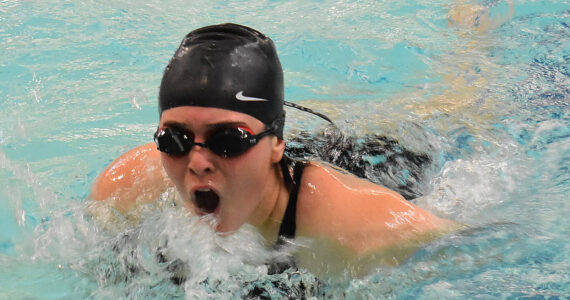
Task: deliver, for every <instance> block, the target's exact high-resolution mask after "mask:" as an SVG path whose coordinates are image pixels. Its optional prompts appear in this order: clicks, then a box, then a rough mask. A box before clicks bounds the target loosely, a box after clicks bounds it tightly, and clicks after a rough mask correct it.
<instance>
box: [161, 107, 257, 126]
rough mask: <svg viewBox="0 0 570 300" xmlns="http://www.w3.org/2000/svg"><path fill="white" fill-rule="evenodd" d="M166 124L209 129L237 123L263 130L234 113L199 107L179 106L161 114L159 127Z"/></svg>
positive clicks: (244, 115)
mask: <svg viewBox="0 0 570 300" xmlns="http://www.w3.org/2000/svg"><path fill="white" fill-rule="evenodd" d="M168 123H178V124H183V125H185V126H187V127H190V128H195V127H209V126H215V125H217V124H223V123H237V124H243V125H247V126H248V127H249V128H252V129H258V128H263V127H264V125H263V123H262V122H261V121H259V120H258V119H256V118H254V117H252V116H250V115H247V114H244V113H240V112H236V111H232V110H227V109H221V108H214V107H200V106H179V107H174V108H171V109H168V110H165V111H163V112H162V115H161V116H160V124H159V125H160V126H163V125H164V124H168Z"/></svg>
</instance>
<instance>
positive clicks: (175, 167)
mask: <svg viewBox="0 0 570 300" xmlns="http://www.w3.org/2000/svg"><path fill="white" fill-rule="evenodd" d="M160 160H161V161H162V166H163V167H164V170H165V171H166V174H167V175H168V177H169V178H170V180H172V182H174V184H175V185H176V186H180V184H181V183H183V182H184V173H185V172H184V170H185V169H186V165H185V163H184V160H183V159H180V158H172V157H170V156H168V155H166V154H162V153H161V155H160Z"/></svg>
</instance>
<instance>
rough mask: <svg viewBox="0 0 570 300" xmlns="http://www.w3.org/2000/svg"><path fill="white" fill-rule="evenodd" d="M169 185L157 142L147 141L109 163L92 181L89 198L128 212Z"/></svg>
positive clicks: (146, 201) (156, 197)
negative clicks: (155, 143)
mask: <svg viewBox="0 0 570 300" xmlns="http://www.w3.org/2000/svg"><path fill="white" fill-rule="evenodd" d="M167 187H168V182H167V180H166V174H165V172H164V170H163V168H162V163H161V161H160V152H159V151H158V150H157V149H156V146H155V145H154V143H148V144H145V145H142V146H139V147H136V148H134V149H132V150H130V151H128V152H126V153H125V154H123V155H121V156H120V157H119V158H117V159H116V160H114V161H113V162H112V163H111V164H110V165H109V166H107V168H105V170H104V171H103V172H102V173H101V174H100V175H99V177H97V179H96V180H95V182H94V183H93V187H92V188H91V193H90V195H89V198H90V199H93V200H96V201H104V202H106V203H108V204H109V205H111V206H112V207H114V208H115V209H117V210H118V211H120V212H122V213H125V212H128V211H129V210H131V209H133V208H134V207H135V206H136V205H137V204H143V203H150V202H153V201H155V200H156V199H158V197H159V196H160V194H161V193H162V192H164V191H165V190H166V188H167Z"/></svg>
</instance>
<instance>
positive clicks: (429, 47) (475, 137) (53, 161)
mask: <svg viewBox="0 0 570 300" xmlns="http://www.w3.org/2000/svg"><path fill="white" fill-rule="evenodd" d="M473 3H474V4H478V5H481V6H482V7H484V8H486V9H487V10H488V12H489V15H490V16H491V17H492V18H493V19H494V20H498V21H497V24H496V26H493V27H492V28H489V29H487V30H478V28H466V27H465V26H461V25H455V26H453V25H452V26H450V25H449V21H448V20H449V19H448V13H449V11H450V10H452V9H453V8H454V7H457V5H456V3H454V2H450V1H406V2H402V3H400V2H392V1H385V2H379V1H204V2H203V3H202V2H200V3H192V4H188V3H187V2H184V1H176V0H169V1H152V2H146V3H144V4H142V3H139V2H137V1H132V0H125V1H81V2H79V1H78V2H71V1H1V2H0V101H1V103H2V104H3V105H2V109H1V110H0V186H1V187H2V189H0V208H1V209H0V228H1V230H0V269H1V270H2V272H0V298H2V299H77V298H93V299H118V298H135V299H147V298H158V299H161V298H185V297H186V298H208V297H211V298H231V297H234V298H240V297H242V296H244V295H246V294H247V293H248V291H250V290H251V289H253V287H260V288H263V289H264V290H265V291H268V293H270V294H271V295H272V296H273V297H274V298H279V297H280V295H281V296H283V295H282V294H280V293H281V292H282V291H283V290H288V289H286V288H281V289H279V288H275V286H276V285H277V286H278V285H279V284H281V286H282V287H283V286H285V287H287V286H295V285H298V284H299V282H301V281H303V282H304V284H305V285H306V286H313V287H315V289H316V290H318V291H317V292H315V293H314V294H315V295H316V296H317V297H318V298H327V297H330V298H342V297H345V298H347V299H368V298H390V299H568V297H570V272H568V270H570V250H569V249H570V247H569V241H570V224H569V222H568V219H569V218H568V215H570V206H569V201H568V194H569V190H570V175H569V174H570V172H569V161H570V139H569V137H570V129H569V119H570V117H569V111H570V110H569V106H570V91H569V88H568V87H569V86H570V84H569V83H570V80H569V76H570V73H569V61H570V43H569V41H570V38H569V37H570V4H569V3H568V2H565V1H560V2H548V1H540V2H539V1H515V2H514V3H513V5H514V11H513V13H512V15H509V13H510V7H509V3H508V2H503V1H481V2H473ZM227 21H230V22H236V23H242V24H245V25H249V26H252V27H254V28H257V29H259V30H260V31H262V32H264V33H266V34H268V35H269V36H271V37H272V38H273V40H274V41H275V44H276V46H277V48H278V51H279V54H280V57H281V61H282V65H283V68H284V71H285V80H286V91H285V92H286V98H287V100H289V101H293V102H297V103H301V104H305V105H307V106H311V107H313V108H315V109H317V110H320V111H323V112H326V113H327V114H328V115H329V116H330V117H331V118H333V119H334V120H335V122H337V123H338V124H339V126H340V127H342V128H343V129H344V130H346V131H347V132H351V133H352V134H355V135H359V134H365V133H379V134H383V135H387V136H390V137H393V138H395V139H397V140H398V141H400V143H401V144H402V145H404V146H405V147H407V148H409V149H412V150H416V151H423V152H427V153H429V155H430V156H431V157H433V158H434V161H433V165H432V166H431V167H430V169H429V170H428V173H429V174H428V178H427V180H426V181H425V182H424V183H423V187H422V188H423V190H424V191H426V192H425V195H424V196H423V197H421V198H419V199H417V200H415V203H416V204H418V205H420V206H422V207H425V208H427V209H429V210H430V211H432V212H434V213H436V214H438V215H440V216H443V217H447V218H451V219H454V220H457V221H460V222H463V223H466V224H468V225H470V226H471V229H470V230H468V231H466V232H460V233H456V234H452V235H450V236H447V237H445V238H443V239H440V240H437V241H435V242H432V243H430V244H428V245H426V246H425V247H422V248H421V249H420V250H418V251H417V252H416V253H415V254H414V255H413V256H412V257H410V258H409V259H408V260H406V261H404V262H402V263H401V264H400V265H399V266H396V267H387V266H380V267H378V268H377V269H375V270H374V271H373V272H371V273H370V274H368V275H367V276H365V277H363V278H350V277H343V278H341V279H336V280H325V279H323V282H322V285H321V286H318V285H317V284H316V283H315V281H314V279H315V278H314V276H313V275H312V274H311V273H310V272H308V271H306V270H300V271H299V272H298V273H294V272H289V273H286V274H282V275H281V276H268V275H264V273H263V272H262V271H263V270H260V269H259V268H260V267H259V261H257V260H256V258H255V257H250V256H255V255H258V256H263V255H269V254H267V253H264V252H263V250H262V249H258V248H259V247H258V246H256V245H257V244H256V237H255V235H254V234H252V233H251V232H250V231H248V230H247V228H246V229H245V231H244V232H241V233H239V234H238V235H237V237H236V238H235V239H233V240H229V241H226V242H227V243H228V245H225V246H224V247H226V248H224V249H231V251H230V250H228V251H230V252H232V251H233V253H234V254H235V255H228V253H224V252H223V251H221V252H216V251H213V252H212V249H217V248H215V247H214V246H213V245H219V244H220V243H223V242H220V241H218V240H215V238H212V237H211V234H210V232H208V230H207V229H206V228H200V227H199V226H194V227H192V225H196V224H195V223H193V222H195V220H186V219H185V218H184V217H183V216H179V215H178V214H179V212H178V211H176V210H175V209H174V208H169V207H166V208H160V209H157V211H156V212H148V213H147V214H146V215H145V216H147V218H146V219H145V220H143V221H142V224H141V225H140V226H138V227H136V228H137V229H124V231H119V232H116V231H115V232H109V231H105V230H103V229H101V228H100V227H98V226H97V224H95V223H94V222H93V221H92V220H90V218H89V216H88V215H86V214H85V202H84V199H85V197H86V196H87V195H88V193H89V189H90V186H91V184H92V183H93V180H94V179H95V177H96V176H97V175H98V174H99V172H101V170H102V169H103V168H104V167H105V166H106V165H107V164H108V163H110V162H111V161H112V160H113V159H114V158H115V157H117V156H118V155H120V154H121V153H123V152H124V151H126V150H128V149H130V148H132V147H134V146H136V145H140V144H142V143H146V142H149V141H151V136H152V133H153V132H154V130H155V126H156V123H157V119H158V115H157V107H156V98H157V92H158V85H159V82H160V78H161V75H162V70H163V68H164V67H165V65H166V63H167V62H168V60H169V59H170V57H171V55H172V54H173V53H174V50H175V49H176V47H177V46H178V44H179V42H180V41H181V39H182V37H183V36H184V35H185V34H186V33H187V32H189V31H190V30H192V29H194V28H197V27H199V26H203V25H208V24H213V23H220V22H227ZM288 117H289V120H288V123H287V126H286V131H287V134H289V135H294V134H295V132H297V131H298V130H300V129H306V128H309V129H313V130H318V128H319V126H320V125H319V124H320V123H319V122H318V121H314V120H313V119H312V118H311V117H309V116H307V115H305V114H302V113H298V112H295V111H288ZM372 179H373V180H374V179H378V178H372ZM156 224H162V225H163V226H156ZM185 226H186V227H185ZM157 227H160V228H157ZM180 228H185V229H187V230H181V229H180ZM188 228H190V229H188ZM130 230H131V231H130ZM132 230H135V231H134V233H133V231H132ZM124 236H127V237H129V236H130V237H131V238H130V240H129V241H130V242H128V243H126V245H127V246H125V247H123V248H121V249H122V250H120V251H119V252H116V251H115V252H114V250H113V245H115V244H117V243H121V242H120V241H122V240H124V238H121V237H124ZM166 237H168V239H169V240H170V241H176V242H172V243H171V244H173V245H169V246H168V247H167V249H168V251H170V253H169V254H170V257H174V258H179V259H180V260H182V261H184V262H185V263H186V264H187V265H188V266H189V267H190V269H191V270H192V271H191V274H192V276H191V277H190V278H189V280H187V282H186V284H185V285H182V286H178V285H175V284H172V283H171V281H170V280H169V276H170V275H169V274H168V272H167V271H165V270H166V266H164V265H163V264H160V263H157V262H156V260H155V259H154V258H153V255H154V254H153V251H154V250H153V249H155V248H156V247H158V246H159V245H161V242H160V239H161V238H166ZM238 237H241V238H243V239H241V240H239V239H238ZM243 240H247V241H249V242H248V243H244V242H243ZM208 247H214V248H208ZM125 249H126V250H125ZM200 250H203V251H200ZM204 253H211V254H204ZM236 253H237V254H236ZM252 253H255V255H253V254H252ZM129 265H131V266H132V265H134V266H137V268H139V270H141V269H144V270H146V271H147V272H138V273H137V272H134V273H133V272H131V271H130V270H129V267H128V266H129ZM317 287H318V288H317ZM289 291H291V289H289ZM307 293H308V294H309V295H310V294H311V293H310V292H307Z"/></svg>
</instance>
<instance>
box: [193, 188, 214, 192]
mask: <svg viewBox="0 0 570 300" xmlns="http://www.w3.org/2000/svg"><path fill="white" fill-rule="evenodd" d="M211 190H212V189H209V188H203V189H197V190H196V191H198V192H209V191H211Z"/></svg>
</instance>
